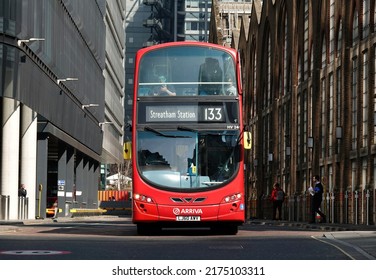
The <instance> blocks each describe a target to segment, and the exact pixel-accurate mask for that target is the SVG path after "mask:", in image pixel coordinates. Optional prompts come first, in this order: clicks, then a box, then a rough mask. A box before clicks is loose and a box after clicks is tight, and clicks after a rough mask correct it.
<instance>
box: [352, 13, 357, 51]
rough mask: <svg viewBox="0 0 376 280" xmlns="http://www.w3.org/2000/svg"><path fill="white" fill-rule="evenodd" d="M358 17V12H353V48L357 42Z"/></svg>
mask: <svg viewBox="0 0 376 280" xmlns="http://www.w3.org/2000/svg"><path fill="white" fill-rule="evenodd" d="M358 29H359V16H358V11H356V10H355V13H354V18H353V34H352V46H353V47H355V46H356V45H357V44H358V42H359V30H358Z"/></svg>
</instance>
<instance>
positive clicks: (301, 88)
mask: <svg viewBox="0 0 376 280" xmlns="http://www.w3.org/2000/svg"><path fill="white" fill-rule="evenodd" d="M214 2H215V1H214ZM252 4H253V7H252V13H251V16H250V20H249V21H248V23H247V21H243V23H242V24H249V27H243V29H244V30H248V34H244V33H241V34H240V37H239V42H238V44H239V46H242V49H241V52H242V53H243V54H244V55H245V56H246V58H245V60H244V63H243V73H244V72H245V73H247V74H246V75H245V77H244V87H245V89H246V91H245V97H244V98H245V99H246V108H245V115H244V117H245V119H246V122H247V123H248V125H249V127H250V129H251V130H252V132H253V141H254V143H253V147H254V148H253V150H252V151H251V152H250V153H249V154H248V155H247V158H248V160H249V161H248V164H247V172H248V174H249V180H248V182H247V185H248V186H247V187H248V192H249V205H250V208H249V213H248V214H249V215H250V216H257V217H266V218H267V217H269V218H271V216H270V211H269V210H270V206H269V205H270V203H269V202H268V200H267V199H268V195H269V194H270V191H271V188H272V184H273V183H274V182H275V181H279V182H280V183H281V184H282V186H283V188H284V190H285V191H286V193H288V195H289V198H288V200H287V201H286V202H285V211H284V215H285V218H286V219H290V220H298V221H307V220H308V217H309V195H307V188H308V187H309V186H311V184H312V181H311V178H312V176H313V175H315V174H319V175H320V176H321V178H322V182H323V184H324V187H325V194H324V197H323V198H324V199H323V204H322V209H323V210H324V211H325V212H326V213H327V215H328V217H329V221H330V222H332V223H334V222H336V223H354V224H375V222H376V208H375V205H376V202H375V197H376V195H375V192H376V149H375V147H376V142H375V141H376V138H375V136H376V125H375V116H376V115H375V111H376V109H375V108H376V107H375V104H376V101H375V100H376V99H375V98H374V97H375V94H376V88H375V81H376V74H375V73H376V71H375V69H376V68H375V67H376V65H375V61H376V57H375V53H376V29H375V26H376V25H375V23H376V17H375V14H376V7H375V1H371V0H353V1H344V0H328V1H315V0H304V1H297V0H292V1H290V0H289V1H286V0H267V1H256V0H255V1H253V3H252ZM213 8H215V7H214V6H213ZM217 17H219V15H217ZM217 24H218V20H216V21H215V23H214V24H213V26H211V28H212V29H211V31H213V32H214V31H215V30H216V28H217V27H218V25H217ZM216 25H217V26H216ZM216 37H217V38H214V36H213V38H214V39H217V40H218V38H219V36H218V35H217V36H216ZM240 42H243V43H240ZM244 42H246V44H244ZM218 43H222V42H218Z"/></svg>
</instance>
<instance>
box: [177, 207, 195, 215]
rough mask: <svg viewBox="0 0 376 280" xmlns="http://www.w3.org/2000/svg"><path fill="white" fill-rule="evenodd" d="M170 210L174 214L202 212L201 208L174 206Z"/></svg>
mask: <svg viewBox="0 0 376 280" xmlns="http://www.w3.org/2000/svg"><path fill="white" fill-rule="evenodd" d="M172 212H173V213H174V214H175V215H180V214H196V215H198V214H202V209H190V208H183V209H179V208H174V209H173V210H172Z"/></svg>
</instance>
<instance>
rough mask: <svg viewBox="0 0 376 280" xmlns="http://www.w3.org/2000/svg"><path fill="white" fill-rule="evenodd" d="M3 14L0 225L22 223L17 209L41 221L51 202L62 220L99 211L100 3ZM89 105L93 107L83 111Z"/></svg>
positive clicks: (64, 1) (11, 4)
mask: <svg viewBox="0 0 376 280" xmlns="http://www.w3.org/2000/svg"><path fill="white" fill-rule="evenodd" d="M0 7H1V12H0V22H1V25H0V33H1V36H0V116H1V122H2V129H1V131H0V136H1V146H0V149H1V153H0V155H1V163H0V178H1V180H0V194H1V200H2V201H1V202H2V203H1V208H0V214H1V215H0V218H2V219H4V218H5V219H17V218H20V216H19V213H20V212H19V209H27V212H24V214H25V215H26V216H22V217H21V218H29V219H33V218H35V217H41V218H43V217H45V216H46V208H47V204H48V203H49V199H54V200H58V203H59V208H61V209H62V214H61V215H64V216H66V215H69V209H70V208H73V207H83V208H96V207H97V201H96V197H97V194H96V190H97V189H98V178H99V168H98V167H99V162H100V160H101V153H102V140H103V135H102V130H101V127H100V125H99V123H100V122H103V119H104V100H105V99H104V93H105V83H104V76H103V69H104V67H105V34H106V31H105V25H104V21H103V18H104V12H105V1H103V0H97V1H92V0H83V1H70V0H60V1H48V0H41V1H39V0H34V1H33V0H31V1H26V0H15V1H7V0H1V1H0ZM32 38H37V39H38V40H37V41H35V40H34V39H32ZM89 103H92V104H98V106H97V107H96V108H92V109H94V110H86V108H83V105H87V104H89ZM21 184H25V185H26V188H27V191H28V196H27V198H28V204H26V206H25V208H22V207H21V204H22V203H23V201H22V202H21V201H19V199H18V194H17V190H18V188H19V186H20V185H21ZM4 201H6V203H7V204H4V203H3V202H4ZM4 205H9V211H8V210H4V208H3V206H4ZM20 207H21V208H20Z"/></svg>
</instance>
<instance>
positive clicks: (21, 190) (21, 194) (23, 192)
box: [18, 184, 27, 197]
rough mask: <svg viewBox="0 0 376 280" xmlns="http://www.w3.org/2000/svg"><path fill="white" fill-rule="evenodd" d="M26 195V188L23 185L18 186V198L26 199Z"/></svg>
mask: <svg viewBox="0 0 376 280" xmlns="http://www.w3.org/2000/svg"><path fill="white" fill-rule="evenodd" d="M26 195H27V191H26V186H25V184H22V185H21V186H20V188H19V189H18V196H19V197H26Z"/></svg>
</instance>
